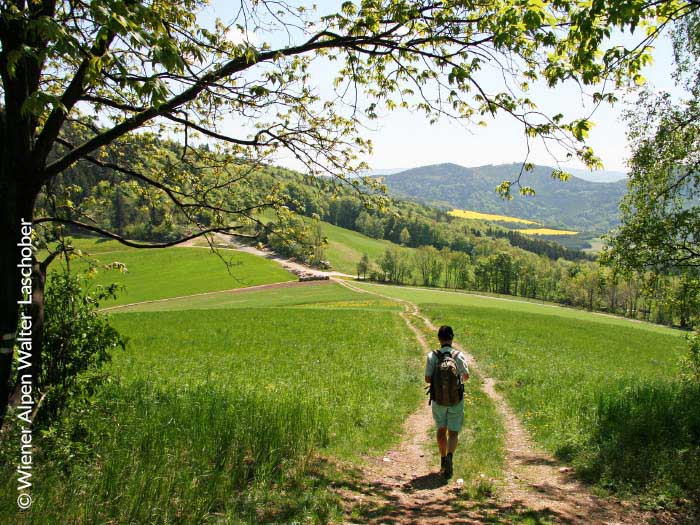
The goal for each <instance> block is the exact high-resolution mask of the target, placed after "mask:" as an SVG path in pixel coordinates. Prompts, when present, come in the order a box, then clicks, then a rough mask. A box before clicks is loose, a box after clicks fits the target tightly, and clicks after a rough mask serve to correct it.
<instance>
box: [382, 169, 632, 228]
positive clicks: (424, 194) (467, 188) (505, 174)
mask: <svg viewBox="0 0 700 525" xmlns="http://www.w3.org/2000/svg"><path fill="white" fill-rule="evenodd" d="M520 166H521V165H520V164H500V165H486V166H477V167H473V168H467V167H464V166H460V165H458V164H452V163H446V164H435V165H431V166H422V167H419V168H413V169H410V170H405V171H401V172H399V173H393V174H388V175H384V176H382V177H381V178H382V179H383V180H384V181H385V183H386V185H387V188H388V189H389V193H390V194H392V195H394V196H396V197H399V198H404V199H410V200H415V201H418V202H422V203H425V204H430V205H436V206H439V207H441V208H460V209H467V210H474V211H479V212H484V213H497V214H501V215H510V216H512V217H522V218H525V219H531V220H535V221H537V222H541V223H542V224H544V225H546V226H554V227H557V226H558V227H563V228H567V229H572V230H577V231H586V232H595V233H603V232H607V231H608V230H610V229H611V228H613V227H614V226H616V225H617V224H618V223H619V218H618V204H619V202H620V199H621V198H622V196H623V195H624V194H625V192H626V190H627V182H626V180H619V181H617V182H590V181H587V180H583V179H581V178H578V177H576V176H572V177H571V178H570V179H569V180H568V181H566V182H562V181H560V180H555V179H553V178H552V177H551V173H552V168H551V167H547V166H535V168H534V169H533V170H532V171H530V172H526V173H525V174H524V175H523V178H522V181H521V183H522V184H523V185H526V186H532V187H533V188H534V189H535V191H536V192H537V195H535V196H534V197H523V196H521V195H519V194H517V189H515V190H514V193H515V194H514V197H513V200H512V201H506V200H503V199H502V198H501V197H500V196H499V195H498V194H497V193H496V191H495V188H496V186H498V184H500V183H501V182H502V181H504V180H513V179H514V178H515V177H517V174H518V172H519V171H520Z"/></svg>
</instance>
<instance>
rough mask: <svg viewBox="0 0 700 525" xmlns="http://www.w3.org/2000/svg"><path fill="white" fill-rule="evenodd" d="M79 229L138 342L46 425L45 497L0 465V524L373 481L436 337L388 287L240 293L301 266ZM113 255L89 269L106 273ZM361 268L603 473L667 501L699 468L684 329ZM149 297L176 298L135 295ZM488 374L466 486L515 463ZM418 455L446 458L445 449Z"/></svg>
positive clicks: (317, 518)
mask: <svg viewBox="0 0 700 525" xmlns="http://www.w3.org/2000/svg"><path fill="white" fill-rule="evenodd" d="M81 242H85V243H87V245H85V246H84V249H90V251H91V252H93V253H97V252H98V251H99V253H100V254H101V256H100V258H101V260H102V261H103V262H104V261H105V258H106V257H107V256H110V257H114V258H115V260H119V261H120V262H126V263H127V264H128V266H129V273H128V274H126V275H127V276H128V277H127V279H131V280H127V281H124V282H125V284H126V285H127V290H128V293H129V295H128V296H127V297H124V296H121V297H120V298H119V300H118V301H117V302H116V303H114V304H116V305H124V306H123V307H121V308H116V309H112V310H109V313H108V315H109V316H110V319H111V321H112V324H113V325H114V326H115V327H116V328H117V329H118V330H119V331H120V332H122V333H123V334H125V335H126V336H128V337H129V344H128V346H127V349H126V350H124V351H121V350H119V351H116V352H115V353H114V354H113V358H112V360H111V362H110V363H109V364H108V365H107V366H106V367H105V368H104V369H103V370H102V372H104V373H105V374H106V377H107V380H106V381H104V382H101V383H99V384H96V385H95V386H94V388H92V389H91V393H90V395H89V396H88V397H87V400H85V401H82V402H79V403H76V404H74V405H72V406H69V407H68V408H67V409H66V411H65V412H64V414H63V416H62V418H61V419H60V420H59V422H58V423H57V424H56V425H55V426H54V427H52V428H51V430H50V431H48V432H47V433H46V434H42V435H41V436H40V437H39V438H38V443H37V445H38V448H37V454H36V457H35V460H36V470H35V471H34V479H33V481H34V487H33V495H34V498H35V503H34V505H33V507H32V511H31V513H27V514H23V515H21V516H20V519H19V521H17V518H16V515H15V514H14V512H15V507H14V505H15V504H14V501H13V498H12V496H13V494H14V490H15V487H14V484H15V478H14V476H13V475H12V473H11V470H12V469H13V465H12V464H11V462H8V461H4V463H0V465H1V467H0V468H3V469H6V470H7V469H9V470H8V471H7V472H6V475H5V476H4V479H5V480H7V481H6V484H5V486H3V492H2V495H0V522H2V523H5V522H7V523H10V522H13V523H27V524H42V525H43V524H46V523H75V524H88V523H154V524H166V523H272V522H292V521H298V522H305V523H306V522H308V523H325V522H328V521H332V520H336V521H339V520H341V518H342V517H341V511H340V501H339V499H338V496H337V495H333V492H332V491H329V488H330V487H331V486H343V485H357V484H358V483H361V480H360V479H359V478H358V474H357V472H356V471H355V469H354V465H357V464H359V463H361V462H363V461H365V458H366V457H367V456H368V455H369V456H373V457H377V456H379V455H381V454H382V453H383V452H384V451H386V450H388V449H389V448H391V447H392V446H393V445H396V444H397V443H398V441H399V440H400V438H401V431H402V423H403V421H404V419H405V418H406V416H407V415H408V414H410V413H411V412H413V411H414V410H416V409H417V408H418V407H420V406H421V405H424V404H425V403H426V402H427V400H426V397H425V396H424V395H423V388H422V387H423V384H424V382H423V378H422V371H423V366H424V352H423V350H422V349H421V348H420V347H419V345H418V344H417V342H416V340H415V337H414V335H413V334H412V332H411V331H410V330H408V328H407V327H406V325H405V324H404V321H403V319H402V318H401V317H400V316H399V313H400V311H401V310H402V307H401V305H400V303H398V302H396V301H394V300H392V299H391V298H384V297H379V296H377V295H371V294H366V293H359V292H355V291H353V290H350V289H348V288H346V287H344V286H341V285H339V284H337V283H334V282H330V283H329V282H322V283H314V284H310V285H297V286H291V287H280V288H267V289H259V290H251V291H240V292H235V291H229V289H233V288H236V287H239V288H240V287H242V286H246V285H247V286H250V285H253V284H263V283H270V282H279V281H285V280H289V279H291V276H290V274H288V273H286V272H284V271H283V270H281V269H280V267H279V266H278V265H277V263H274V262H272V261H268V260H266V259H262V258H258V257H255V256H249V257H248V256H245V257H242V258H241V260H242V261H244V262H243V263H241V265H240V266H237V267H235V268H237V269H239V270H241V272H242V273H241V274H236V276H237V278H236V279H233V278H231V279H232V281H229V280H228V278H227V276H228V274H227V272H226V269H225V268H224V265H223V263H222V262H221V261H220V260H219V259H218V258H216V257H215V256H212V255H211V254H209V253H208V252H207V251H206V250H203V249H197V248H171V249H167V250H161V251H149V252H141V251H136V250H130V249H119V247H118V246H117V247H115V246H114V245H113V244H112V243H95V242H94V241H81ZM90 243H92V244H90ZM108 248H117V249H116V250H113V249H108ZM107 252H110V253H107ZM238 255H239V254H236V256H238ZM241 255H246V254H241ZM184 261H187V263H185V262H184ZM180 262H183V264H184V266H181V265H180ZM188 265H191V266H189V269H188ZM175 268H177V270H176V269H175ZM195 268H196V269H198V271H199V273H198V274H197V275H198V276H199V277H193V276H194V275H195V273H196V272H194V269H195ZM246 271H247V272H249V274H247V275H249V277H245V280H246V282H245V284H243V282H244V277H243V276H244V275H246V274H245V272H246ZM217 272H218V273H217ZM103 273H104V272H102V271H101V272H100V273H99V274H98V277H97V278H96V281H97V282H104V283H107V282H108V279H107V277H106V276H103ZM105 275H109V276H110V277H111V274H105ZM101 279H105V280H104V281H101ZM233 283H238V284H233ZM357 286H360V287H362V288H364V289H365V290H371V291H374V292H378V293H380V294H384V295H388V296H390V297H393V298H398V299H407V300H410V301H413V302H415V303H417V304H418V305H420V307H421V310H422V311H423V313H424V314H426V315H427V316H429V317H430V318H431V319H432V320H433V322H434V323H435V324H442V323H445V324H451V325H452V326H453V327H454V328H455V331H456V333H457V338H458V340H459V341H460V342H461V343H463V344H464V345H465V346H466V347H467V348H468V349H469V350H470V351H471V352H472V353H473V354H474V356H475V357H476V359H478V361H479V363H480V366H481V369H482V370H484V371H485V373H487V374H489V375H491V376H493V377H495V378H497V379H498V380H499V382H498V385H499V388H500V389H501V390H502V391H503V392H504V394H505V395H506V398H507V399H508V401H509V402H510V403H511V405H512V406H513V407H514V409H515V410H516V411H517V413H518V414H519V415H520V417H521V418H522V420H523V421H524V423H525V425H526V426H527V428H528V429H529V430H530V431H531V432H532V434H533V436H534V438H535V439H536V441H537V442H538V443H539V444H540V446H542V447H543V448H545V449H546V450H548V451H550V452H552V453H553V454H556V455H558V456H559V457H560V458H562V459H563V460H566V461H568V462H571V463H572V464H573V465H574V466H575V467H576V469H577V472H578V473H579V475H580V476H581V477H582V478H584V479H585V480H587V481H590V482H592V483H594V484H596V486H597V487H599V488H600V489H601V490H606V491H612V492H616V493H619V494H622V495H637V496H638V495H643V496H649V497H650V498H652V499H653V500H654V501H655V502H658V501H660V500H662V499H663V497H687V496H688V494H690V493H692V491H693V490H696V487H698V486H700V480H698V479H697V475H698V474H697V473H698V472H700V465H699V464H698V459H697V458H698V456H699V454H698V446H697V443H698V436H700V421H699V420H698V417H697V414H700V405H697V403H698V399H700V393H698V392H697V391H692V390H689V389H687V388H683V387H681V386H679V384H678V382H677V381H675V379H674V378H675V375H676V373H677V362H678V357H679V356H680V354H681V353H682V351H683V339H682V338H681V337H679V336H678V333H677V332H675V331H673V330H670V329H668V328H664V327H659V326H656V325H649V324H645V323H637V322H631V321H628V320H625V319H620V318H614V317H611V316H603V315H596V314H590V313H587V312H582V311H578V310H572V309H566V308H560V307H553V306H549V305H541V304H535V303H531V302H526V301H517V300H503V299H500V298H492V297H484V296H477V295H470V294H465V293H451V292H442V291H437V290H426V289H419V288H408V287H393V286H380V285H370V284H366V283H358V284H357ZM205 292H206V293H205ZM187 294H198V295H192V296H187V297H182V296H184V295H187ZM154 299H166V300H158V301H154V302H144V303H141V304H134V305H129V306H126V303H133V302H137V301H149V300H154ZM413 322H414V324H415V326H416V327H417V328H419V329H421V330H423V331H424V333H425V335H426V337H427V338H428V340H429V341H431V342H432V341H433V338H434V334H432V333H429V332H426V328H425V327H424V326H419V325H420V323H419V322H418V321H417V320H416V319H413ZM254 377H255V378H258V379H256V380H253V379H252V378H254ZM480 382H481V378H480V377H479V376H478V375H476V374H474V375H473V376H472V380H471V381H470V382H469V383H468V385H467V390H466V414H465V425H464V428H463V431H462V433H461V439H460V448H459V452H458V457H459V459H458V461H457V462H456V470H455V478H463V479H464V481H465V491H463V495H464V498H466V499H469V498H477V499H478V498H481V497H483V496H488V495H490V494H492V493H494V491H495V492H496V493H497V490H498V486H499V484H498V480H499V478H501V476H502V469H503V460H504V428H503V425H502V422H501V420H500V418H499V417H498V415H497V412H496V410H495V407H494V406H493V404H492V403H491V401H490V400H489V399H488V398H487V397H486V396H485V394H484V393H483V392H482V391H481V389H480ZM696 390H697V389H696ZM694 404H695V405H694ZM693 406H697V409H693V410H689V409H688V407H693ZM694 414H695V415H694ZM649 421H654V422H656V423H657V424H655V425H650V424H649ZM425 432H426V433H427V434H428V435H430V436H431V437H432V436H434V429H430V428H426V429H425ZM425 453H426V456H428V457H431V458H432V460H433V462H434V464H435V465H436V466H437V465H438V464H439V458H438V457H437V451H436V448H435V447H433V446H431V447H430V448H429V449H427V450H426V452H425ZM683 465H685V467H686V468H683ZM694 476H696V477H694Z"/></svg>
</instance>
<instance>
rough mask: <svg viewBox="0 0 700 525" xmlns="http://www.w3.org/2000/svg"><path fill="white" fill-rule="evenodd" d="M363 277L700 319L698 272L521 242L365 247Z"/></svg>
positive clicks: (652, 316)
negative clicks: (557, 253)
mask: <svg viewBox="0 0 700 525" xmlns="http://www.w3.org/2000/svg"><path fill="white" fill-rule="evenodd" d="M357 273H358V277H361V278H367V277H369V278H370V279H372V280H376V281H381V282H391V283H395V284H411V285H419V286H429V287H442V288H452V289H461V290H473V291H479V292H488V293H495V294H505V295H512V296H519V297H526V298H530V299H538V300H542V301H551V302H557V303H560V304H564V305H568V306H572V307H577V308H585V309H588V310H591V311H603V312H609V313H614V314H619V315H624V316H627V317H631V318H635V319H643V320H646V321H651V322H655V323H660V324H667V325H676V326H680V327H681V328H685V329H689V328H693V327H697V326H698V325H699V324H700V272H696V271H688V272H684V273H680V274H677V275H670V274H666V275H658V274H655V273H653V272H647V273H644V274H636V275H633V276H627V277H623V276H621V275H620V274H618V273H616V272H615V271H614V270H613V269H611V268H607V267H602V266H600V265H599V264H597V263H595V262H590V261H582V262H572V261H566V260H564V259H559V260H557V261H551V260H550V259H548V258H547V257H544V256H535V255H532V254H528V253H523V252H521V251H518V250H516V249H511V250H510V251H499V252H497V253H492V254H489V255H478V256H470V255H469V254H467V253H464V252H459V251H453V250H450V249H449V248H447V247H445V248H442V249H441V250H438V249H436V248H435V247H433V246H422V247H420V248H417V249H415V250H410V249H407V248H401V247H391V248H388V249H387V250H386V252H385V253H384V254H383V255H382V256H381V257H379V258H378V259H377V260H376V261H371V260H370V259H369V257H368V256H367V255H366V254H365V255H363V257H362V259H361V260H360V261H359V263H358V265H357Z"/></svg>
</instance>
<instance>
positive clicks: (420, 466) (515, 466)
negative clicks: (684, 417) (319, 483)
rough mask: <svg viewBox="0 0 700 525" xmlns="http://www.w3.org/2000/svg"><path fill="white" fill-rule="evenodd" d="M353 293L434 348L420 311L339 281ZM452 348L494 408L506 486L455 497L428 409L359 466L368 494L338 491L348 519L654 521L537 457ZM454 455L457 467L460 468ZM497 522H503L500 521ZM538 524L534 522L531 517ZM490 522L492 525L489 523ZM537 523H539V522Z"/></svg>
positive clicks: (515, 422) (491, 385)
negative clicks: (386, 303)
mask: <svg viewBox="0 0 700 525" xmlns="http://www.w3.org/2000/svg"><path fill="white" fill-rule="evenodd" d="M336 282H338V283H340V284H341V285H343V286H346V287H347V288H350V289H351V290H353V291H356V292H360V293H367V294H371V295H376V296H379V297H382V298H384V299H388V300H391V301H395V302H397V303H399V304H401V305H402V306H403V307H404V311H403V312H401V317H402V318H403V319H404V321H405V322H406V324H407V325H408V326H409V327H410V329H411V330H412V332H413V333H414V334H415V336H416V339H417V340H418V342H419V344H420V346H421V348H422V349H423V350H424V351H425V352H426V353H427V352H429V351H430V350H432V348H431V347H430V345H429V344H428V342H427V341H426V340H425V337H424V335H423V333H422V331H421V330H420V329H419V328H417V327H416V326H415V324H414V321H419V322H421V323H423V324H424V326H425V327H427V329H428V330H430V331H432V332H433V333H435V332H436V331H437V327H435V326H434V325H433V323H432V322H431V321H430V319H428V318H426V317H425V316H424V315H423V314H422V313H421V312H420V309H419V308H418V306H417V305H416V304H414V303H412V302H410V301H407V300H404V299H397V298H394V297H390V296H388V295H384V294H382V293H379V292H375V291H370V290H365V289H362V288H359V287H357V286H354V285H353V284H351V283H349V282H347V281H343V280H340V279H337V280H336ZM454 347H455V348H456V349H458V350H460V351H462V352H464V354H465V355H466V357H467V360H468V361H469V366H470V369H471V371H472V372H474V373H476V374H477V375H478V376H479V377H480V378H481V380H482V382H483V383H482V389H483V391H484V392H485V393H486V395H487V396H488V397H489V399H491V401H492V402H493V403H494V405H495V407H496V409H497V411H498V413H499V415H500V416H501V418H502V420H503V427H504V439H505V448H506V456H505V465H504V479H503V481H502V483H501V485H500V486H499V489H498V490H497V494H496V496H495V497H494V498H492V499H490V500H489V501H487V502H474V501H471V502H470V501H469V500H468V499H466V498H465V497H464V496H462V495H460V487H459V486H458V485H457V484H456V481H455V480H450V482H449V483H445V482H444V481H443V480H442V478H441V477H440V476H439V474H438V466H437V465H435V464H434V463H435V461H434V459H433V458H434V456H433V454H432V453H431V452H429V451H430V450H431V447H435V446H436V445H435V444H434V442H433V439H432V438H431V437H430V436H429V435H428V430H429V429H430V428H431V426H432V425H433V420H432V416H431V412H430V408H429V407H428V406H427V404H425V403H421V407H420V408H419V409H418V410H417V411H416V412H414V413H413V414H411V415H410V416H409V417H408V418H407V420H406V422H405V423H404V429H403V430H404V433H403V438H402V441H401V443H400V444H399V445H398V446H397V447H396V448H395V449H394V450H391V451H389V452H387V453H386V454H385V455H384V456H383V457H380V458H368V461H367V462H366V463H367V464H366V466H363V467H362V476H363V479H364V482H365V483H366V484H367V487H366V488H365V489H364V490H361V491H360V494H358V493H357V490H347V489H342V490H340V493H341V496H342V497H343V499H344V500H345V506H346V511H347V512H348V515H350V513H351V512H353V510H354V513H355V514H357V513H358V512H359V513H360V515H362V518H361V520H360V519H358V520H357V523H376V524H379V523H383V524H384V523H386V524H396V525H404V524H437V523H449V524H456V523H465V524H467V523H484V522H488V523H510V520H509V519H508V518H507V517H506V516H513V515H514V514H519V513H531V514H532V515H534V516H536V517H538V516H539V517H540V518H541V519H543V520H548V521H550V522H551V521H553V522H556V523H571V524H574V523H582V524H583V523H586V524H589V523H591V524H593V523H595V524H609V525H612V524H640V523H646V522H648V521H649V520H650V519H651V515H650V514H649V513H645V512H641V511H640V510H638V509H637V508H636V507H634V506H631V505H625V504H623V503H619V502H616V501H613V500H610V499H601V498H597V497H595V496H594V495H593V494H591V492H590V490H588V488H587V487H585V486H584V485H583V484H582V483H581V482H579V481H578V480H576V479H575V478H574V476H573V473H572V472H571V470H570V469H568V468H567V467H565V466H564V465H562V464H561V463H560V462H559V461H557V460H556V459H554V458H553V457H552V456H550V455H549V454H546V453H545V452H543V451H541V450H539V449H538V448H537V447H536V446H535V444H534V443H533V441H532V438H531V437H530V435H529V434H528V432H527V431H526V430H525V428H524V427H523V425H522V423H521V422H520V420H519V419H518V417H517V416H516V414H515V412H514V411H513V410H512V408H511V407H510V406H509V405H508V403H507V402H506V400H505V399H504V397H503V396H502V395H501V393H500V392H498V391H497V390H496V388H495V386H496V380H495V379H494V378H492V377H488V376H487V375H486V374H485V373H484V371H482V370H480V369H479V365H478V363H477V362H476V360H475V359H474V357H473V356H472V355H471V354H470V353H469V351H467V350H466V349H464V348H463V347H461V346H460V345H458V344H455V345H454ZM459 455H460V449H459V448H458V449H457V453H456V455H455V461H459ZM499 517H501V518H503V519H504V521H499ZM535 519H537V518H535ZM494 520H495V521H494ZM536 523H540V521H536Z"/></svg>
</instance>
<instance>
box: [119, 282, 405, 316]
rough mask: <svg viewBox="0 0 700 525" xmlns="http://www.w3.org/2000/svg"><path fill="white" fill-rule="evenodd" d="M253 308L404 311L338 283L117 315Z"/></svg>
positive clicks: (164, 304) (210, 297)
mask: <svg viewBox="0 0 700 525" xmlns="http://www.w3.org/2000/svg"><path fill="white" fill-rule="evenodd" d="M251 307H256V308H260V307H265V308H273V307H308V308H333V309H338V308H340V309H361V310H363V309H373V310H376V309H379V310H395V311H398V310H401V307H400V306H399V305H398V304H397V303H395V302H393V301H386V300H382V299H378V298H373V297H371V296H366V295H359V294H357V293H355V292H353V291H351V290H348V289H347V288H345V287H344V286H341V285H339V284H335V283H324V282H322V281H321V282H319V284H314V285H310V286H298V287H291V288H277V289H269V290H256V291H250V292H238V293H231V292H227V291H224V292H214V293H211V294H207V295H198V296H194V297H182V298H175V299H170V300H167V301H158V302H153V303H142V304H136V305H133V306H125V307H123V308H119V309H116V310H114V312H115V313H116V312H118V313H121V312H127V311H129V312H131V311H138V312H148V311H168V310H199V309H209V308H217V309H222V308H251Z"/></svg>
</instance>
